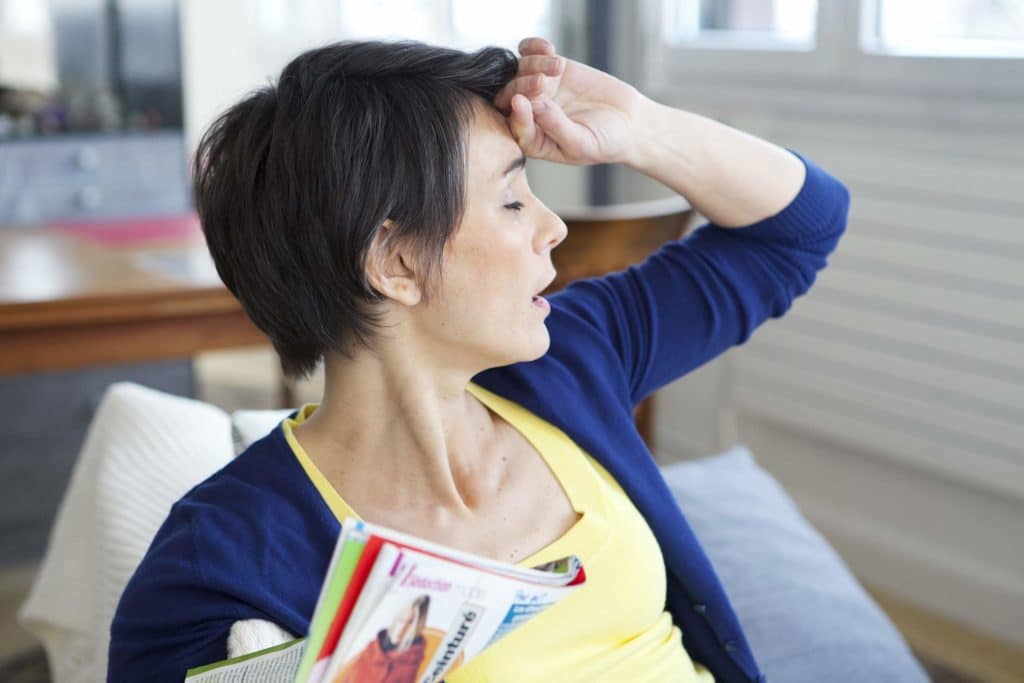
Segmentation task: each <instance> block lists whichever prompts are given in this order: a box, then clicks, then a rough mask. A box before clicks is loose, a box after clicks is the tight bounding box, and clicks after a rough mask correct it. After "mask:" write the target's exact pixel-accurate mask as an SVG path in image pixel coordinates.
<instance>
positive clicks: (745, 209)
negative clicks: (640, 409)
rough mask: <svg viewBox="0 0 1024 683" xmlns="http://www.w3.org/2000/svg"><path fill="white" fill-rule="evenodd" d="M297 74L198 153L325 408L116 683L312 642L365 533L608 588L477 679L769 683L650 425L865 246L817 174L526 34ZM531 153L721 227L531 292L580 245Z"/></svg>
mask: <svg viewBox="0 0 1024 683" xmlns="http://www.w3.org/2000/svg"><path fill="white" fill-rule="evenodd" d="M519 50H520V53H521V57H519V58H518V59H517V58H516V57H515V56H514V55H513V54H512V53H510V52H508V51H505V50H500V49H497V48H488V49H484V50H481V51H479V52H476V53H474V54H465V53H461V52H458V51H454V50H449V49H444V48H437V47H431V46H426V45H423V44H420V43H414V42H402V43H380V42H366V43H340V44H337V45H332V46H328V47H325V48H321V49H317V50H312V51H310V52H307V53H305V54H303V55H300V56H299V57H298V58H296V59H295V60H294V61H293V62H292V63H291V64H289V65H288V66H287V67H286V68H285V69H284V71H283V72H282V74H281V77H280V79H279V80H278V83H277V84H276V86H268V87H266V88H263V89H262V90H260V91H258V92H256V93H253V94H252V95H250V96H248V97H247V98H245V99H244V100H242V101H241V102H239V103H238V104H236V105H235V106H234V107H232V108H231V109H230V110H228V111H227V112H226V113H225V114H224V115H223V116H222V117H221V118H220V119H219V120H218V121H217V122H216V123H215V124H214V126H213V127H212V128H211V129H210V130H209V131H208V132H207V134H206V135H205V136H204V138H203V140H202V142H201V144H200V147H199V152H198V155H197V161H196V190H195V196H196V201H197V205H198V210H199V213H200V216H201V219H202V222H203V226H204V229H205V231H206V236H207V241H208V243H209V246H210V249H211V252H212V254H213V257H214V259H215V262H216V264H217V268H218V272H219V273H220V275H221V277H222V279H223V280H224V282H225V284H226V285H227V286H228V287H229V288H230V289H231V291H232V292H233V293H234V294H235V295H236V296H237V297H238V298H239V300H240V301H241V302H242V304H243V306H245V309H246V311H247V312H248V313H249V315H250V316H251V317H252V319H253V321H254V322H255V323H256V324H257V325H258V326H259V327H260V328H261V329H262V330H263V331H264V332H266V334H267V335H268V336H269V337H270V339H271V341H272V342H273V344H274V346H275V348H276V350H277V351H278V354H279V356H280V358H281V363H282V367H283V369H284V370H285V372H287V373H289V374H291V375H295V376H301V375H303V374H306V373H308V372H310V371H312V370H313V369H314V368H315V367H316V365H317V364H318V363H319V362H321V360H322V362H323V363H324V368H325V380H326V385H325V390H324V395H323V399H322V401H321V402H320V403H318V404H309V405H306V406H303V407H302V408H301V409H300V410H298V411H296V412H295V413H293V414H292V416H291V417H290V418H288V419H286V420H284V421H283V422H282V424H280V425H279V426H278V427H277V428H276V429H275V430H273V431H272V432H271V433H270V434H268V435H267V436H266V437H264V438H263V439H261V440H259V441H257V442H256V443H254V444H253V445H252V446H251V447H250V448H249V449H248V450H247V451H246V452H245V453H243V454H242V455H240V456H239V457H238V458H236V459H235V460H234V461H233V462H232V463H230V464H229V465H228V466H227V467H225V468H224V469H223V470H222V471H220V472H218V473H216V474H215V475H213V476H212V477H211V478H210V479H208V480H207V481H205V482H203V483H202V484H200V485H199V486H197V487H196V488H195V489H193V490H192V491H190V492H189V493H188V494H187V495H186V496H185V497H184V498H183V499H182V500H181V501H179V502H178V503H177V504H176V505H175V506H174V508H173V509H172V511H171V514H170V516H169V517H168V519H167V521H166V522H165V523H164V525H163V526H162V528H161V529H160V531H159V532H158V534H157V536H156V538H155V540H154V541H153V544H152V546H151V547H150V549H149V551H148V552H147V554H146V557H145V558H144V560H143V561H142V563H141V565H140V566H139V568H138V570H137V571H136V573H135V574H134V576H133V578H132V580H131V581H130V583H129V584H128V586H127V588H126V590H125V592H124V595H123V597H122V599H121V602H120V604H119V606H118V610H117V614H116V616H115V618H114V623H113V626H112V632H111V648H110V668H109V679H110V680H112V681H127V680H131V681H136V680H150V679H152V680H164V679H166V680H172V679H175V680H180V678H181V675H182V673H183V672H184V671H185V669H186V668H188V667H190V666H194V665H198V664H203V663H206V662H210V661H214V660H217V659H221V658H223V657H224V656H225V654H226V653H225V640H226V636H227V634H228V632H229V629H230V627H231V624H232V623H234V622H235V621H238V620H242V619H262V620H267V621H271V622H273V623H275V624H277V625H279V626H280V627H281V628H283V629H284V630H286V631H287V632H289V633H291V634H294V635H296V636H302V635H305V633H306V629H307V627H308V624H309V619H310V616H311V614H312V611H313V606H314V604H315V601H316V598H317V594H318V589H319V585H320V581H321V579H322V577H323V574H324V572H325V571H326V568H327V563H328V561H329V556H330V552H331V549H332V548H333V545H334V541H335V538H336V535H337V532H338V526H339V520H340V519H342V518H344V517H346V516H350V515H351V516H358V517H361V518H364V519H367V520H369V521H372V522H377V523H380V524H383V525H386V526H389V527H393V528H396V529H400V530H402V531H405V532H409V533H412V534H416V535H418V536H421V537H423V538H427V539H430V540H432V541H437V542H441V543H446V544H449V545H451V546H454V547H456V548H460V549H463V550H467V551H471V552H476V553H479V554H483V555H487V556H491V557H495V558H498V559H501V560H505V561H508V562H517V563H520V564H522V565H524V566H532V565H536V564H541V563H543V562H547V561H550V560H552V559H555V558H557V557H559V556H561V555H564V554H568V553H569V552H573V553H575V554H577V555H579V556H580V557H581V559H582V560H583V563H584V565H585V566H586V567H587V575H588V582H587V585H586V586H585V587H583V588H582V589H580V590H579V591H577V592H576V593H574V594H573V595H571V596H569V597H568V598H567V599H566V600H564V601H563V602H562V603H560V604H559V605H557V606H556V607H554V608H551V609H549V610H548V611H546V612H544V613H542V614H540V615H539V616H537V617H536V618H535V619H534V620H533V621H531V622H530V623H529V624H527V625H526V626H524V627H523V628H521V629H519V630H517V631H514V632H513V633H511V634H510V635H508V636H506V637H505V638H503V639H502V640H501V641H499V642H498V643H496V644H494V645H493V646H492V647H490V648H488V649H487V650H486V651H485V652H483V653H482V654H481V655H480V656H479V657H477V658H476V659H475V660H473V661H472V662H470V663H468V664H467V665H465V666H463V667H461V668H459V669H458V670H456V671H454V672H452V673H451V674H450V675H449V676H448V677H447V680H448V681H449V683H458V682H460V681H505V680H514V681H533V680H558V681H569V680H586V681H594V680H609V681H622V680H629V681H645V680H650V681H702V682H704V681H711V680H718V681H734V680H735V681H746V680H749V681H758V680H763V676H762V675H761V673H760V671H759V670H758V667H757V664H756V662H755V661H754V658H753V656H752V654H751V652H750V650H749V647H748V645H747V642H746V640H745V638H744V637H743V633H742V631H741V630H740V626H739V623H738V620H737V619H736V616H735V614H734V613H733V611H732V609H731V607H730V605H729V602H728V599H727V597H726V595H725V593H724V591H723V590H722V587H721V585H720V584H719V582H718V580H717V578H716V576H715V574H714V571H713V568H712V567H711V565H710V564H709V562H708V560H707V558H706V556H705V555H704V553H703V551H702V550H701V547H700V545H699V543H698V542H697V539H696V537H695V536H694V535H693V533H692V531H691V530H690V528H689V525H688V524H687V523H686V520H685V519H684V518H683V516H682V514H681V513H680V511H679V508H678V506H677V505H676V503H675V502H674V500H673V498H672V496H671V494H670V492H669V490H668V488H667V486H666V485H665V483H664V481H663V480H662V478H661V476H660V473H659V471H658V469H657V467H656V466H655V465H654V463H653V460H652V458H651V457H650V454H649V453H648V452H647V450H646V448H645V446H644V444H643V441H642V440H641V439H640V437H639V435H638V434H637V432H636V429H635V427H634V424H633V419H632V410H633V406H634V405H635V404H636V403H638V402H639V401H641V400H642V399H643V398H644V397H646V396H647V395H648V394H650V393H651V392H653V391H655V390H656V389H658V388H659V387H661V386H664V385H665V384H667V383H669V382H671V381H673V380H676V379H678V378H679V377H681V376H682V375H684V374H686V373H687V372H689V371H690V370H692V369H693V368H695V367H697V366H699V365H701V364H703V363H705V362H707V361H708V360H710V359H712V358H714V357H715V356H717V355H719V354H720V353H722V352H723V351H726V350H728V349H729V348H730V347H732V346H734V345H736V344H742V343H743V342H745V341H746V340H747V339H748V338H749V336H750V334H751V333H752V332H753V330H754V329H755V328H756V327H757V326H758V325H760V324H761V323H762V322H764V321H765V320H766V319H767V318H769V317H779V316H781V315H782V314H783V313H785V311H786V310H787V309H788V308H789V306H790V305H791V303H792V301H793V299H794V298H795V297H797V296H799V295H801V294H803V293H804V292H806V291H807V289H808V288H809V287H810V286H811V284H812V283H813V281H814V279H815V274H816V272H817V271H818V270H820V269H821V268H823V267H824V266H825V265H826V256H827V255H828V254H829V253H830V252H831V251H832V250H833V249H834V248H835V246H836V244H837V242H838V240H839V238H840V236H841V234H842V232H843V230H844V228H845V223H846V212H847V207H848V201H849V196H848V193H847V191H846V188H845V187H844V186H843V185H842V184H841V183H839V182H838V181H837V180H836V179H834V178H832V177H831V176H830V175H828V174H827V173H826V172H825V171H823V170H822V169H820V168H819V167H817V166H816V165H815V164H813V162H810V161H808V160H805V159H803V158H802V157H800V156H798V155H796V154H795V153H791V152H790V151H787V150H785V149H781V148H779V147H777V146H775V145H772V144H770V143H768V142H766V141H764V140H761V139H759V138H756V137H753V136H751V135H748V134H746V133H743V132H740V131H738V130H734V129H732V128H729V127H727V126H725V125H723V124H720V123H717V122H714V121H712V120H710V119H707V118H704V117H702V116H699V115H697V114H693V113H690V112H686V111H683V110H678V109H673V108H671V107H668V106H665V105H662V104H659V103H656V102H654V101H652V100H650V99H649V98H647V97H646V96H644V95H643V94H641V93H640V92H638V91H637V90H636V89H635V88H633V87H632V86H630V85H628V84H626V83H623V82H621V81H619V80H617V79H616V78H613V77H612V76H610V75H608V74H605V73H602V72H600V71H597V70H595V69H592V68H589V67H587V66H585V65H583V64H579V63H577V62H574V61H572V60H568V59H566V58H564V57H561V56H558V55H557V54H556V52H555V50H554V47H553V46H552V45H551V44H550V43H549V42H548V41H546V40H543V39H540V38H530V39H526V40H524V41H523V42H522V43H521V44H520V46H519ZM526 157H532V158H540V159H546V160H550V161H557V162H562V163H568V164H577V165H585V164H596V163H624V164H627V165H629V166H630V167H632V168H634V169H636V170H638V171H640V172H642V173H645V174H646V175H648V176H650V177H652V178H654V179H656V180H659V181H661V182H662V183H664V184H665V185H667V186H668V187H670V188H672V189H674V190H675V191H677V192H679V193H680V194H682V195H683V196H685V197H686V198H687V199H688V200H689V201H690V203H691V204H692V205H693V206H694V207H695V208H696V209H697V210H698V211H699V212H700V213H701V214H702V215H704V216H705V217H706V218H707V219H708V220H709V223H708V224H706V225H703V226H701V227H700V228H699V229H697V230H696V231H694V232H693V233H692V234H691V235H689V236H688V237H687V238H686V239H685V240H681V241H673V242H669V243H667V244H666V245H664V246H663V247H662V248H661V249H659V250H658V251H657V252H656V253H655V254H652V255H651V256H650V257H649V258H648V259H647V260H646V261H645V262H644V263H643V264H641V265H638V266H633V267H630V268H629V269H627V270H626V271H623V272H621V273H614V274H611V275H608V276H605V277H601V278H592V279H587V280H581V281H577V282H575V283H573V284H571V285H570V286H568V287H567V288H565V289H564V290H562V291H561V292H559V293H557V294H555V295H553V296H552V297H551V299H550V301H549V302H546V301H544V300H543V299H538V298H537V296H536V295H537V293H538V292H540V291H542V290H543V289H544V288H545V287H546V286H547V284H548V283H549V282H551V280H552V278H553V277H554V270H553V268H552V265H551V254H550V252H551V250H552V249H554V248H555V247H557V245H558V244H559V243H560V242H561V241H562V240H563V239H564V237H565V234H566V227H565V224H564V223H563V222H562V221H561V220H560V219H559V218H558V216H557V215H555V214H554V213H553V212H552V211H550V210H549V209H548V208H547V207H545V206H544V205H543V204H542V203H541V202H540V201H538V200H537V198H536V197H534V196H533V194H532V193H531V191H530V188H529V186H528V184H527V180H526V175H525V173H524V169H523V165H524V163H525V158H526Z"/></svg>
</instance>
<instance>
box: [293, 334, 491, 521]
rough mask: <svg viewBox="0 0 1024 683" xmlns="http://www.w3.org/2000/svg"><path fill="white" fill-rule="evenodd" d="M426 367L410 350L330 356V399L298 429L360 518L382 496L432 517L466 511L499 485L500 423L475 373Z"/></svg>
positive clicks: (301, 440) (327, 368)
mask: <svg viewBox="0 0 1024 683" xmlns="http://www.w3.org/2000/svg"><path fill="white" fill-rule="evenodd" d="M427 367H429V366H428V364H424V363H419V362H417V361H416V360H415V359H414V358H411V357H410V354H408V353H406V354H394V355H393V356H390V357H389V356H388V355H387V353H386V352H385V353H378V354H377V355H372V354H366V355H363V356H358V357H357V358H356V359H354V360H349V359H346V360H345V361H344V362H338V361H333V362H328V363H326V364H325V377H324V379H325V387H324V395H323V400H322V401H321V403H320V405H319V407H318V408H317V410H316V411H315V412H314V413H313V414H312V415H311V416H310V417H309V419H308V420H306V421H305V422H304V423H303V424H301V425H299V426H298V427H296V429H295V437H296V438H297V439H298V440H299V443H301V444H302V446H303V448H304V449H305V450H306V452H307V454H308V455H309V457H310V459H311V460H313V462H314V463H315V464H316V466H317V467H318V468H319V469H320V471H321V472H323V474H324V476H325V477H327V479H328V481H330V482H332V483H333V484H335V486H336V487H338V488H339V493H340V494H341V495H342V497H343V498H345V500H346V501H347V502H348V503H349V505H351V506H352V508H353V510H355V511H356V513H357V514H360V515H361V516H362V514H363V513H361V512H360V509H361V507H362V508H363V509H373V508H375V507H379V506H380V505H381V501H386V502H387V504H388V505H391V506H394V507H398V508H401V509H403V510H405V511H407V512H413V511H420V512H421V513H422V514H424V515H428V516H435V517H436V516H444V517H445V518H446V519H447V518H450V516H451V515H452V514H455V515H461V516H467V515H471V514H473V512H474V510H475V509H476V508H478V507H479V505H480V504H481V503H482V502H483V500H484V498H485V497H486V496H488V495H490V493H491V492H492V491H493V490H494V489H495V487H496V486H498V485H499V480H500V476H501V472H500V467H496V464H495V463H494V462H492V461H491V460H490V459H488V457H487V453H488V452H489V450H490V449H489V446H490V445H491V444H493V443H494V439H495V436H496V434H497V429H498V425H497V424H496V420H495V418H494V416H493V415H492V413H491V412H490V411H489V410H488V409H487V407H486V406H484V405H483V404H482V403H480V401H478V400H477V399H476V397H475V396H473V395H472V394H470V393H469V392H468V391H467V389H466V387H467V385H468V383H469V381H470V379H471V377H472V375H471V374H469V373H468V372H454V371H453V372H439V371H436V370H433V371H431V370H425V369H424V368H427ZM339 483H340V484H341V485H340V486H339ZM438 521H440V520H438Z"/></svg>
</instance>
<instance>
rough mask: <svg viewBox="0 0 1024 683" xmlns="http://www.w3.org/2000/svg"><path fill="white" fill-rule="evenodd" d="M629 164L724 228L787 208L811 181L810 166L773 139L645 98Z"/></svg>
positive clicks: (749, 222)
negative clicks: (807, 173) (806, 175)
mask: <svg viewBox="0 0 1024 683" xmlns="http://www.w3.org/2000/svg"><path fill="white" fill-rule="evenodd" d="M636 131H637V132H636V139H635V142H634V144H633V145H632V147H631V153H630V155H629V156H628V158H627V159H625V160H624V162H625V163H626V165H628V166H629V167H630V168H633V169H635V170H637V171H640V172H641V173H643V174H644V175H647V176H649V177H651V178H654V179H655V180H657V181H659V182H661V183H662V184H664V185H666V186H667V187H669V188H671V189H673V190H675V191H676V192H678V193H679V194H681V195H683V196H684V197H685V198H686V199H687V201H689V202H690V205H691V206H693V208H695V209H696V210H697V211H698V212H699V213H700V214H701V215H703V216H704V217H705V218H707V219H708V220H709V221H711V222H712V223H714V224H716V225H719V226H721V227H742V226H745V225H750V224H752V223H756V222H758V221H760V220H762V219H765V218H768V217H769V216H773V215H775V214H776V213H778V212H779V211H781V210H782V209H784V208H785V207H786V206H787V205H788V204H789V203H790V202H791V201H792V200H793V198H794V197H796V195H797V193H798V192H799V191H800V188H801V186H802V185H803V182H804V165H803V162H802V161H800V159H798V158H797V157H796V156H794V155H793V154H791V153H790V152H788V151H787V150H785V149H783V148H781V147H779V146H777V145H774V144H772V143H770V142H768V141H766V140H762V139H761V138H758V137H755V136H753V135H750V134H749V133H744V132H743V131H741V130H737V129H735V128H732V127H730V126H727V125H725V124H722V123H719V122H717V121H714V120H712V119H709V118H707V117H705V116H701V115H699V114H694V113H692V112H688V111H684V110H682V109H675V108H672V107H669V106H667V105H663V104H660V103H658V102H655V101H654V100H651V99H645V100H644V105H643V106H642V107H641V108H640V110H639V113H638V115H637V118H636Z"/></svg>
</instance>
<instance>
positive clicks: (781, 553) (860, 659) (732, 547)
mask: <svg viewBox="0 0 1024 683" xmlns="http://www.w3.org/2000/svg"><path fill="white" fill-rule="evenodd" d="M661 470H662V473H663V474H664V476H665V479H666V481H667V482H668V484H669V487H670V488H671V489H672V491H673V493H674V494H675V497H676V500H677V501H679V506H680V507H681V508H682V510H683V513H684V514H685V515H686V518H687V519H688V520H689V522H690V524H691V526H692V527H693V530H694V533H696V534H697V537H698V538H699V539H700V541H701V545H703V547H704V550H705V552H706V553H707V555H708V558H709V559H710V560H711V563H712V564H713V565H714V567H715V570H716V573H717V574H718V577H719V579H720V580H721V582H722V586H723V587H724V588H725V591H726V593H727V594H728V595H729V599H730V602H731V603H732V606H733V608H734V609H735V610H736V614H737V616H738V618H739V620H740V624H741V625H742V627H743V630H744V633H745V634H746V636H747V640H748V641H749V642H750V647H751V649H752V650H753V651H754V656H755V658H756V659H757V661H758V663H759V664H760V665H761V669H762V671H763V672H764V673H765V674H766V675H767V678H768V681H769V683H772V682H774V683H803V682H804V681H806V682H807V683H821V681H829V682H830V683H844V682H846V681H849V682H850V683H853V682H854V681H856V682H857V683H863V681H872V682H873V683H883V682H885V681H893V682H898V683H915V682H917V681H923V682H927V681H928V680H929V678H928V675H927V674H926V673H925V672H924V670H923V668H922V667H921V665H920V663H919V662H918V661H917V660H916V659H915V658H914V655H913V654H912V653H911V651H910V648H909V647H908V645H907V643H906V642H905V641H904V640H903V637H902V636H901V635H900V633H899V631H898V630H897V629H896V627H895V626H894V625H893V624H892V622H891V621H890V620H889V618H888V616H887V615H886V614H885V613H884V612H883V611H882V609H881V608H880V607H879V606H878V605H877V603H875V601H874V600H873V599H872V597H871V596H870V595H869V594H868V593H867V592H866V591H865V590H864V588H863V587H862V586H861V585H860V583H859V582H858V581H857V579H856V578H855V577H854V575H853V574H852V573H851V571H850V570H849V568H848V567H847V566H846V564H845V563H844V562H843V560H842V558H841V557H840V556H839V554H838V553H837V552H836V551H835V550H834V549H833V548H832V546H831V545H829V543H828V541H827V540H826V539H825V538H824V537H823V536H822V535H821V533H820V532H818V530H817V529H815V528H814V527H813V526H812V525H811V524H810V522H808V521H807V519H806V518H805V517H804V516H803V515H802V514H801V513H800V511H799V509H798V508H797V506H796V504H795V503H794V502H793V500H792V499H791V498H790V497H789V496H788V495H787V494H786V492H785V490H784V489H783V488H782V486H781V485H779V483H778V482H777V481H776V480H775V479H774V478H773V477H772V476H771V474H769V473H768V472H767V471H766V470H764V469H763V468H762V467H761V466H760V465H758V464H757V463H756V462H755V461H754V457H753V455H751V453H750V451H749V450H748V449H747V448H746V447H745V446H742V445H739V446H736V447H734V448H732V449H731V450H728V451H726V452H724V453H721V454H718V455H714V456H710V457H706V458H701V459H699V460H692V461H687V462H681V463H675V464H672V465H667V466H665V467H662V468H661Z"/></svg>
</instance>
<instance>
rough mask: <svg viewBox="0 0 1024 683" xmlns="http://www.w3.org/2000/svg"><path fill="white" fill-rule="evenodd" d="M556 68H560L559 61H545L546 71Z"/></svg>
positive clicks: (554, 59)
mask: <svg viewBox="0 0 1024 683" xmlns="http://www.w3.org/2000/svg"><path fill="white" fill-rule="evenodd" d="M556 66H558V59H556V58H554V57H551V58H549V59H545V60H544V68H545V69H554V68H555V67H556Z"/></svg>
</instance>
